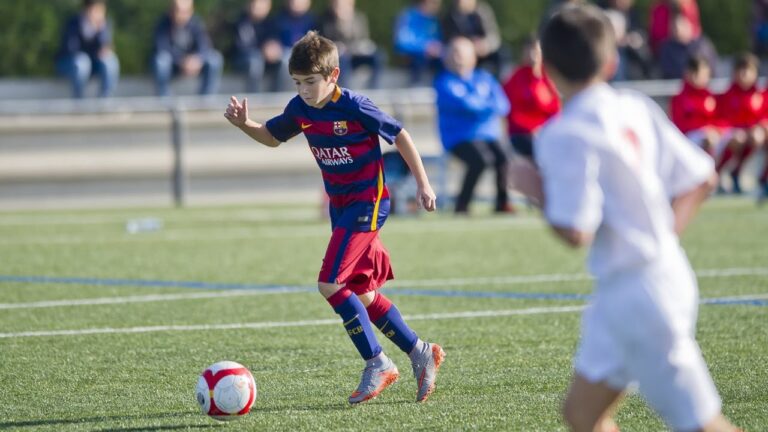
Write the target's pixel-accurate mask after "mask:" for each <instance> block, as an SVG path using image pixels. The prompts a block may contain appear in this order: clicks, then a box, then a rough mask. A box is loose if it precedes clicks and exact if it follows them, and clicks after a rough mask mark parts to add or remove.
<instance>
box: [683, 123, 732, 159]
mask: <svg viewBox="0 0 768 432" xmlns="http://www.w3.org/2000/svg"><path fill="white" fill-rule="evenodd" d="M732 130H733V129H732V128H728V129H722V128H720V129H719V132H720V135H721V137H720V141H718V142H717V143H715V148H714V150H715V154H714V156H715V157H719V156H720V155H721V154H723V150H725V146H726V145H727V144H728V141H730V139H731V137H732V136H733V132H732ZM685 136H686V137H687V138H688V139H689V140H691V142H693V143H694V144H696V145H697V146H699V147H701V146H702V143H703V142H704V139H705V138H706V137H707V128H699V129H694V130H692V131H688V133H686V134H685Z"/></svg>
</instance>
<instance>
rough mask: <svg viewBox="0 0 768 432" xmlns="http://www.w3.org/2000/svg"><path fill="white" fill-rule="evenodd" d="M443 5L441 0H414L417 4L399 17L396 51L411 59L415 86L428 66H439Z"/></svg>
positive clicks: (396, 25)
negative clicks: (441, 6) (440, 17)
mask: <svg viewBox="0 0 768 432" xmlns="http://www.w3.org/2000/svg"><path fill="white" fill-rule="evenodd" d="M440 5H441V0H414V5H413V6H411V7H408V8H406V9H405V10H403V11H402V12H401V13H400V15H399V16H398V17H397V22H396V23H395V51H396V52H397V53H398V54H400V55H403V56H405V58H406V59H407V60H408V66H409V69H410V80H411V84H412V85H417V84H419V83H420V82H421V79H422V76H423V74H424V71H425V70H426V69H428V68H432V69H433V70H437V69H439V67H440V58H441V56H442V54H443V44H442V42H441V31H440V19H439V13H440Z"/></svg>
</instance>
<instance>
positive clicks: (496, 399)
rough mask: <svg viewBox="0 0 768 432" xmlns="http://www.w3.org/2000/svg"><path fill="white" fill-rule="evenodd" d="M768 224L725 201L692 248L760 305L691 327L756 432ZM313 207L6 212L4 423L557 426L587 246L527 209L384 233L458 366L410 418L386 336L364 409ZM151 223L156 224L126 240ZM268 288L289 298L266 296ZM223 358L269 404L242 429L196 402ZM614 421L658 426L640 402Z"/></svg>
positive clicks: (690, 235)
mask: <svg viewBox="0 0 768 432" xmlns="http://www.w3.org/2000/svg"><path fill="white" fill-rule="evenodd" d="M766 211H767V210H765V209H763V210H760V209H756V208H755V207H754V204H753V203H752V202H749V201H746V200H730V199H717V200H714V201H712V202H709V203H708V204H707V205H706V207H705V208H704V210H703V211H702V213H701V214H700V215H699V217H698V219H697V220H696V221H695V223H694V225H693V226H692V227H691V228H690V230H689V231H688V232H687V233H686V235H685V238H684V243H685V245H686V249H687V251H688V253H689V256H690V259H691V261H692V263H693V265H694V268H695V269H696V270H697V272H699V273H700V279H699V283H700V287H701V296H702V298H703V299H716V298H717V299H719V298H724V297H735V296H744V297H739V298H738V299H737V300H744V299H747V300H749V301H738V302H735V303H731V304H703V305H702V306H701V308H700V315H699V330H698V338H699V342H700V344H701V347H702V350H703V352H704V355H705V357H706V359H707V361H708V363H709V366H710V369H711V371H712V374H713V376H714V378H715V381H716V383H717V385H718V388H719V390H720V392H721V395H722V397H723V400H724V412H725V413H726V415H727V416H729V417H730V418H731V419H732V420H733V421H735V422H736V423H738V424H739V425H740V426H741V427H743V428H745V430H748V431H760V430H768V368H766V364H768V307H766V306H768V248H766V246H765V242H766V239H768V215H767V214H766ZM318 213H319V212H318V211H317V209H314V208H302V207H255V206H254V207H227V208H193V209H186V210H168V209H145V210H135V209H133V210H114V211H106V210H99V211H82V212H66V211H51V212H25V213H8V212H6V213H0V276H1V278H0V382H2V390H0V395H2V398H1V399H2V403H1V404H0V429H8V430H50V431H61V430H88V431H94V430H95V431H99V430H110V431H115V430H118V431H139V430H194V429H208V428H210V429H217V430H218V429H220V430H269V431H272V430H286V431H297V430H311V431H314V430H375V431H382V430H404V431H413V430H515V431H517V430H526V431H531V430H541V431H553V430H564V426H563V424H562V423H561V421H560V418H559V404H560V400H561V398H562V395H563V393H564V391H565V388H566V386H567V383H568V380H569V378H570V373H571V368H570V365H571V357H572V355H573V352H574V349H575V347H576V344H577V341H578V336H579V330H578V329H579V317H580V313H579V312H578V310H576V308H574V307H572V306H580V305H583V304H584V301H583V300H581V299H580V298H579V296H575V295H574V294H588V293H589V292H590V282H589V280H587V279H586V278H585V275H584V270H583V260H584V253H583V252H581V253H575V252H573V251H571V250H568V249H566V248H565V247H564V246H561V245H560V244H559V243H557V242H556V241H555V240H554V238H553V237H552V236H551V235H550V233H549V232H548V231H547V229H546V228H545V226H544V225H543V224H542V223H541V221H540V220H539V219H538V217H537V216H536V215H534V214H530V215H523V216H517V217H513V218H501V217H492V216H477V217H474V218H471V219H465V218H454V217H450V216H447V215H429V216H424V217H420V218H411V219H394V218H393V219H390V221H388V222H387V226H386V227H385V228H384V230H383V231H382V237H383V239H384V243H385V244H386V245H387V247H388V248H389V250H390V252H391V254H392V259H393V265H394V268H395V273H396V275H397V278H398V279H397V280H396V281H393V283H391V286H389V287H388V289H389V295H390V297H391V298H392V299H393V300H394V301H395V302H396V303H397V304H398V306H399V307H400V309H401V311H402V312H403V313H404V314H405V315H407V316H410V317H411V319H410V323H411V325H412V327H413V328H414V329H415V330H416V331H417V332H418V333H419V334H420V336H422V337H424V338H426V339H428V340H434V341H437V342H440V343H441V344H442V345H443V347H444V348H445V351H446V352H447V359H446V362H445V364H444V366H443V368H442V369H441V375H440V377H439V380H438V388H437V390H436V391H435V393H434V395H433V396H432V398H431V399H430V400H429V401H428V402H427V403H425V404H416V403H414V402H413V400H414V399H415V394H416V384H415V380H414V379H413V377H412V376H411V375H410V367H409V364H408V362H407V357H406V356H405V355H404V354H402V353H401V352H399V351H398V350H397V348H396V347H395V346H394V345H393V344H391V343H390V342H389V341H385V340H383V338H382V344H383V346H384V349H385V350H386V351H387V352H388V353H389V354H390V356H391V357H392V358H393V360H394V361H395V362H396V363H397V364H398V365H399V367H400V371H401V373H402V378H401V380H400V381H399V382H398V383H397V384H395V385H394V386H393V387H391V388H390V389H388V390H387V391H386V392H385V393H384V394H382V395H381V396H380V397H379V398H377V399H375V400H374V401H372V402H370V403H368V404H366V405H363V406H358V407H354V408H351V407H349V406H348V405H347V403H346V399H347V396H348V395H349V393H350V392H351V391H352V390H354V388H355V386H356V385H357V380H358V378H359V374H360V370H361V369H362V362H361V361H360V360H359V358H358V357H357V355H356V351H355V350H354V348H353V346H352V344H351V343H350V342H349V341H348V339H347V337H346V335H345V334H344V330H343V329H342V327H341V325H339V324H340V323H339V322H338V318H337V316H336V315H335V314H334V313H333V312H332V310H331V309H330V308H329V307H328V305H327V304H326V303H325V301H323V300H322V298H321V297H320V296H319V294H317V293H316V292H314V291H313V290H312V287H313V286H314V284H315V282H314V281H315V280H316V279H315V278H316V275H317V271H318V269H319V265H320V260H321V258H322V255H323V252H324V250H325V245H326V242H327V240H328V237H329V229H328V223H327V222H324V221H321V220H319V216H318ZM142 216H154V217H158V218H161V219H162V220H163V222H164V227H163V229H162V230H160V231H157V232H147V233H140V234H134V235H131V234H128V233H126V232H125V228H124V227H125V222H126V221H127V220H128V219H130V218H135V217H142ZM162 282H167V283H162ZM171 282H188V283H187V284H181V283H177V284H173V283H171ZM193 282H198V283H200V284H198V285H195V284H193ZM226 284H240V285H243V286H241V287H240V288H243V289H239V290H232V289H225V288H227V285H226ZM269 285H280V286H286V287H293V288H295V289H292V290H291V291H288V292H283V293H275V292H274V290H272V291H270V290H268V289H263V288H260V287H263V286H269ZM213 288H218V289H213ZM230 288H232V286H230ZM304 288H306V289H304ZM516 294H536V295H532V296H529V297H527V298H526V297H525V296H519V295H516ZM547 294H565V295H564V296H560V297H552V296H547ZM76 300H79V301H80V302H79V303H78V302H76ZM451 317H453V318H451ZM307 320H322V321H321V322H320V323H318V324H314V325H308V324H307V323H306V321H307ZM302 321H303V322H304V323H302ZM230 324H231V325H230ZM244 324H245V325H244ZM225 359H226V360H233V361H237V362H240V363H243V364H244V365H246V366H247V367H249V368H250V369H251V371H252V372H253V375H254V377H255V378H256V381H257V385H258V390H259V396H258V398H257V400H256V404H255V406H254V409H253V411H252V412H251V414H250V415H248V416H247V417H246V418H244V419H242V420H240V421H237V422H234V423H230V424H224V423H218V422H215V421H213V420H211V419H208V418H206V417H205V416H203V415H202V414H200V413H199V412H198V409H197V405H196V402H195V400H194V386H195V383H196V381H197V377H198V375H199V373H200V372H201V371H202V370H203V369H204V368H205V367H206V366H208V365H209V364H211V363H214V362H216V361H219V360H225ZM618 422H619V424H620V426H621V427H622V430H623V431H652V430H663V429H664V427H663V425H662V423H661V422H660V420H659V419H658V418H657V417H656V416H655V415H654V414H653V413H652V412H651V411H649V410H648V409H647V408H646V407H645V405H644V403H643V402H642V400H640V399H639V398H638V397H636V396H632V397H629V398H628V399H627V400H626V402H625V403H624V404H623V405H622V408H621V410H620V412H619V415H618Z"/></svg>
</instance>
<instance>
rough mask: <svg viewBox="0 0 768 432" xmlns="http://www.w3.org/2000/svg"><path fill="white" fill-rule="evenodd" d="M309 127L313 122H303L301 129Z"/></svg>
mask: <svg viewBox="0 0 768 432" xmlns="http://www.w3.org/2000/svg"><path fill="white" fill-rule="evenodd" d="M309 127H312V123H307V124H304V123H302V124H301V130H304V129H306V128H309Z"/></svg>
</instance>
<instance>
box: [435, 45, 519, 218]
mask: <svg viewBox="0 0 768 432" xmlns="http://www.w3.org/2000/svg"><path fill="white" fill-rule="evenodd" d="M476 64H477V54H475V48H474V44H473V43H472V41H470V40H469V39H467V38H464V37H458V38H455V39H453V40H452V41H451V42H450V44H449V46H448V50H447V52H446V54H445V68H446V70H445V71H443V72H442V73H441V74H440V75H438V77H437V78H436V79H435V91H436V92H437V115H438V126H439V129H440V138H441V140H442V143H443V147H444V148H445V150H447V151H449V152H450V153H451V154H452V155H453V156H455V157H456V158H458V159H459V160H461V161H462V162H464V164H465V165H466V166H467V170H466V173H465V175H464V181H463V183H462V185H461V191H460V192H459V195H458V197H457V198H456V213H459V214H462V213H464V214H465V213H467V212H468V211H469V203H470V201H471V199H472V195H473V194H474V191H475V186H477V181H478V180H479V179H480V175H481V174H482V173H483V170H484V169H485V167H486V166H493V167H494V169H495V171H496V203H495V210H496V211H497V212H513V211H514V208H513V207H512V206H511V205H510V204H509V197H508V194H507V162H508V157H507V154H506V152H505V151H504V149H503V148H502V146H501V144H500V143H501V127H500V126H501V125H500V124H499V120H500V119H499V117H500V116H503V115H506V114H507V112H509V102H508V101H507V98H506V96H505V95H504V91H503V90H502V89H501V86H500V85H499V83H498V82H497V81H496V79H495V78H494V77H493V75H491V74H490V73H489V72H487V71H485V70H483V69H477V68H476V67H475V66H476Z"/></svg>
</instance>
